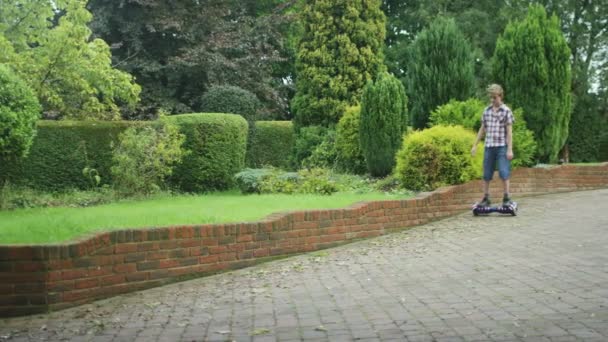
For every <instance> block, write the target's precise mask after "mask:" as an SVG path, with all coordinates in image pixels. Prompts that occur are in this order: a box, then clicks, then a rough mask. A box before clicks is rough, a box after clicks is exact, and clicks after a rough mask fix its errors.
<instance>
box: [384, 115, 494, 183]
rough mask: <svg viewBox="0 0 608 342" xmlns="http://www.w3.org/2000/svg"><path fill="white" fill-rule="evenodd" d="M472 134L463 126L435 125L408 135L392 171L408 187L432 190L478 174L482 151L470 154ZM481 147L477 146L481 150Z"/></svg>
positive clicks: (480, 166)
mask: <svg viewBox="0 0 608 342" xmlns="http://www.w3.org/2000/svg"><path fill="white" fill-rule="evenodd" d="M474 142H475V134H474V133H473V132H471V131H470V130H467V129H465V128H463V127H462V126H434V127H432V128H429V129H425V130H423V131H417V132H414V133H412V134H410V135H408V136H407V137H406V138H405V139H404V140H403V147H402V148H401V150H399V152H398V153H397V167H396V169H395V173H396V176H397V178H398V179H399V180H400V181H401V183H402V184H403V186H404V187H405V188H407V189H409V190H416V191H418V190H433V189H436V188H438V187H441V186H444V185H451V184H460V183H464V182H467V181H469V180H471V179H474V178H478V177H480V176H481V172H482V161H483V153H479V152H478V153H477V154H476V156H475V157H472V156H471V146H472V145H473V143H474ZM482 150H483V149H479V151H482Z"/></svg>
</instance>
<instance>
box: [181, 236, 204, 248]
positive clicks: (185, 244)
mask: <svg viewBox="0 0 608 342" xmlns="http://www.w3.org/2000/svg"><path fill="white" fill-rule="evenodd" d="M200 244H201V241H200V240H199V239H192V238H191V239H187V240H182V241H181V242H180V243H179V245H180V247H181V248H189V247H196V246H200Z"/></svg>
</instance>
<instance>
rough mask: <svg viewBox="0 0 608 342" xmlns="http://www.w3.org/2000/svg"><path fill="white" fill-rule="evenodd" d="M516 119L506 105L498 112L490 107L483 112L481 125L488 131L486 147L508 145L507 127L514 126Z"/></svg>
mask: <svg viewBox="0 0 608 342" xmlns="http://www.w3.org/2000/svg"><path fill="white" fill-rule="evenodd" d="M514 121H515V119H514V118H513V112H512V111H511V109H509V107H507V106H506V105H505V104H502V105H501V106H500V107H499V108H498V111H496V112H495V111H494V108H493V107H492V106H491V105H490V106H489V107H488V108H486V110H484V111H483V115H482V117H481V124H482V125H483V127H484V128H485V130H486V141H485V146H486V147H495V146H505V145H507V126H508V125H512V124H513V122H514Z"/></svg>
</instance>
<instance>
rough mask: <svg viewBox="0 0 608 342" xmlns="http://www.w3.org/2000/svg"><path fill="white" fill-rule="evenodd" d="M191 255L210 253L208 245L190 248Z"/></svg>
mask: <svg viewBox="0 0 608 342" xmlns="http://www.w3.org/2000/svg"><path fill="white" fill-rule="evenodd" d="M188 254H189V255H190V256H204V255H208V254H209V248H208V247H193V248H190V249H189V250H188Z"/></svg>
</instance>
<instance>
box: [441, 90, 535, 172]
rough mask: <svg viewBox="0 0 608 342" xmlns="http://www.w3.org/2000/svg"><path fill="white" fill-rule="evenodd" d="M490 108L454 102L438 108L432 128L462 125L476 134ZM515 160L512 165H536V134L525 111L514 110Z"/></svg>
mask: <svg viewBox="0 0 608 342" xmlns="http://www.w3.org/2000/svg"><path fill="white" fill-rule="evenodd" d="M487 107H488V105H487V104H485V103H484V102H482V101H481V100H478V99H475V98H471V99H468V100H466V101H456V100H452V101H450V102H448V103H446V104H445V105H443V106H439V107H437V109H435V110H434V111H433V112H432V113H431V116H430V126H434V125H444V126H445V125H461V126H464V127H465V128H468V129H471V130H473V131H474V132H475V133H477V131H478V130H479V127H481V115H482V113H483V111H484V110H485V109H486V108H487ZM513 117H514V118H515V122H514V123H513V128H512V129H513V154H514V157H513V160H512V162H511V165H512V166H513V167H518V166H532V165H534V163H535V160H534V155H535V154H536V141H535V140H534V134H533V133H532V131H531V130H529V129H528V126H527V124H526V120H525V119H524V114H523V110H522V109H521V108H517V109H515V110H513Z"/></svg>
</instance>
